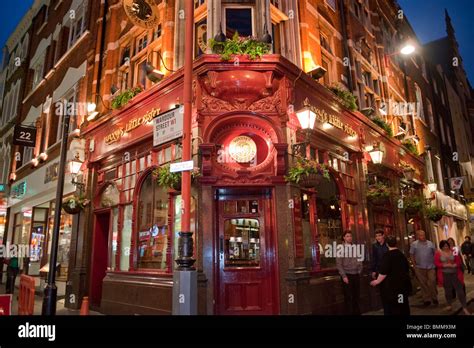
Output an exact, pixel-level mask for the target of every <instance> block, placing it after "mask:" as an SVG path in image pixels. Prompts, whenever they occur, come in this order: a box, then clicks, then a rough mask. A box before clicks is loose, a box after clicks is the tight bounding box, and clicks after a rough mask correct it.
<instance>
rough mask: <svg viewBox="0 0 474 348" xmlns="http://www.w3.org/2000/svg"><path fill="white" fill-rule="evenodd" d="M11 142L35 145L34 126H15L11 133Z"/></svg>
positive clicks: (28, 145) (29, 145)
mask: <svg viewBox="0 0 474 348" xmlns="http://www.w3.org/2000/svg"><path fill="white" fill-rule="evenodd" d="M13 144H14V145H22V146H27V147H35V144H36V128H34V127H25V126H15V132H14V135H13Z"/></svg>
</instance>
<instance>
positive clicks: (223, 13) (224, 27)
mask: <svg viewBox="0 0 474 348" xmlns="http://www.w3.org/2000/svg"><path fill="white" fill-rule="evenodd" d="M228 9H239V10H241V9H250V10H251V16H252V36H253V37H255V36H256V35H257V28H256V18H255V6H254V5H249V4H233V3H230V4H223V5H222V11H221V18H222V31H223V32H224V35H226V33H227V19H226V10H228Z"/></svg>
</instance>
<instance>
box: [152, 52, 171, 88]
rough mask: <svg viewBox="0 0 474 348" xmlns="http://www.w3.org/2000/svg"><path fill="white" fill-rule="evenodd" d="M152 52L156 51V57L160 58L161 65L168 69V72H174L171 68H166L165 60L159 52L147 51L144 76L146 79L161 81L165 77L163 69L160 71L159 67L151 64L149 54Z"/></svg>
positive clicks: (154, 81)
mask: <svg viewBox="0 0 474 348" xmlns="http://www.w3.org/2000/svg"><path fill="white" fill-rule="evenodd" d="M153 53H156V54H157V55H158V57H159V58H160V61H161V64H162V65H163V67H164V68H165V69H166V70H167V71H169V72H175V71H174V70H171V69H168V68H167V67H166V64H165V62H164V61H163V56H162V55H161V53H160V52H158V51H151V52H150V53H148V57H147V60H146V64H145V72H146V77H147V78H148V80H150V81H151V82H153V83H156V82H159V81H161V80H162V79H163V77H165V73H164V72H163V71H161V70H160V69H157V68H156V67H155V66H154V65H153V64H152V62H151V61H150V55H151V54H153Z"/></svg>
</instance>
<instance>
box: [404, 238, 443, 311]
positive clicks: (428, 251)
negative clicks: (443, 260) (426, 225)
mask: <svg viewBox="0 0 474 348" xmlns="http://www.w3.org/2000/svg"><path fill="white" fill-rule="evenodd" d="M416 237H417V240H416V241H414V242H413V243H411V246H410V257H411V260H412V262H413V266H414V269H415V275H416V278H417V279H418V282H419V283H420V287H421V295H422V297H423V307H428V306H429V305H430V304H431V303H433V304H434V305H438V304H439V302H438V290H437V289H436V271H435V265H434V255H435V252H436V248H435V246H434V244H433V243H432V242H431V241H429V240H427V239H426V234H425V231H423V230H418V231H416Z"/></svg>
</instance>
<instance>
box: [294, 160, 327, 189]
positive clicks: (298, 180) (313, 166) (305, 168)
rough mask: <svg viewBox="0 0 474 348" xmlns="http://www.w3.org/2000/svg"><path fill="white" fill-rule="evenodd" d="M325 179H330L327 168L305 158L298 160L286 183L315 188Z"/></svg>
mask: <svg viewBox="0 0 474 348" xmlns="http://www.w3.org/2000/svg"><path fill="white" fill-rule="evenodd" d="M323 178H325V179H327V180H329V179H330V175H329V170H328V169H327V166H326V165H325V164H321V163H319V162H316V161H314V160H308V159H305V158H300V159H298V160H297V161H296V163H295V164H294V166H293V167H291V168H290V170H289V171H288V175H287V176H286V177H285V179H286V181H289V182H293V183H295V184H298V185H300V186H302V187H306V188H314V187H315V186H317V185H319V184H320V183H321V180H322V179H323Z"/></svg>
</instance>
